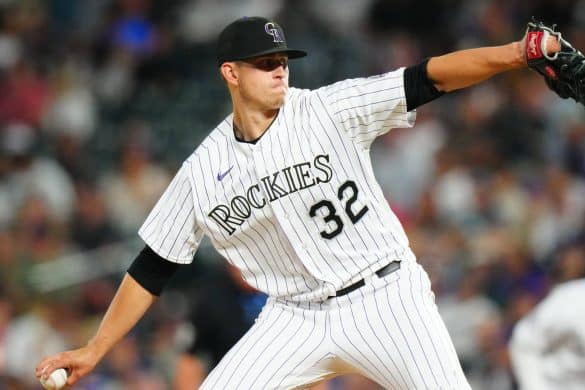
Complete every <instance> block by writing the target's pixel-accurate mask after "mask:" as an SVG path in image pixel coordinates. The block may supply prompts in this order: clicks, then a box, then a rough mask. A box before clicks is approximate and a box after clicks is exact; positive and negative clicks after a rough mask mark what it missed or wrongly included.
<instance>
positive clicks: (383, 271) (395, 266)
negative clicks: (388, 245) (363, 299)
mask: <svg viewBox="0 0 585 390" xmlns="http://www.w3.org/2000/svg"><path fill="white" fill-rule="evenodd" d="M399 269H400V261H393V262H391V263H390V264H387V265H385V266H383V267H382V268H380V269H379V270H377V271H376V275H378V277H379V278H383V277H384V276H387V275H390V274H391V273H393V272H395V271H398V270H399ZM365 285H366V282H365V281H364V280H363V279H360V280H358V281H357V282H355V283H354V284H350V285H349V286H347V287H344V288H342V289H341V290H337V291H336V292H335V295H332V296H330V297H329V298H333V297H341V296H343V295H346V294H349V293H350V292H352V291H355V290H357V289H358V288H361V287H363V286H365Z"/></svg>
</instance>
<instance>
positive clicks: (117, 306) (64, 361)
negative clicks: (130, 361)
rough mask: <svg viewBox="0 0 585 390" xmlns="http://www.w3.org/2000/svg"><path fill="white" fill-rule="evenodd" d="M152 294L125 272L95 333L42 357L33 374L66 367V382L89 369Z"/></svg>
mask: <svg viewBox="0 0 585 390" xmlns="http://www.w3.org/2000/svg"><path fill="white" fill-rule="evenodd" d="M155 300H156V296H155V295H153V294H152V293H150V292H149V291H148V290H146V289H145V288H144V287H143V286H142V285H140V284H139V283H138V282H137V281H136V280H134V278H133V277H132V276H130V275H129V274H126V275H125V276H124V279H123V280H122V283H121V284H120V287H119V288H118V291H117V292H116V295H115V296H114V299H113V300H112V302H111V303H110V306H109V308H108V310H107V312H106V314H105V315H104V317H103V319H102V322H101V324H100V326H99V328H98V330H97V332H96V334H95V336H94V337H93V338H92V339H91V340H90V341H89V342H88V343H87V345H86V346H84V347H82V348H79V349H76V350H71V351H66V352H62V353H60V354H57V355H54V356H49V357H47V358H45V359H43V360H42V361H41V362H40V363H39V364H38V365H37V367H36V376H37V377H38V378H40V377H41V375H46V376H48V375H49V374H50V373H51V372H53V371H54V370H56V369H58V368H61V367H64V368H67V369H68V373H69V378H68V380H67V384H68V385H70V386H71V385H73V384H74V383H76V382H77V381H78V380H79V379H80V378H82V377H84V376H85V375H87V374H88V373H90V372H91V371H92V370H93V369H94V368H95V366H96V365H97V364H98V363H99V362H100V360H101V359H102V358H103V357H104V356H105V355H106V353H108V351H110V350H111V349H112V347H113V346H114V345H115V344H116V343H117V342H118V341H120V340H121V339H122V337H124V336H125V335H126V334H127V333H128V331H130V329H132V328H133V327H134V325H136V323H137V322H138V320H140V318H142V316H143V315H144V313H145V312H146V310H148V308H149V307H150V306H151V305H152V303H153V302H154V301H155Z"/></svg>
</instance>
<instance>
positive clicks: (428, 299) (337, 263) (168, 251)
mask: <svg viewBox="0 0 585 390" xmlns="http://www.w3.org/2000/svg"><path fill="white" fill-rule="evenodd" d="M524 42H525V41H518V42H514V43H510V44H508V45H504V46H498V47H484V48H477V49H471V50H465V51H457V52H453V53H450V54H447V55H444V56H439V57H433V58H430V59H427V60H425V61H423V62H421V63H420V64H417V65H414V66H410V67H408V68H400V69H398V70H395V71H392V72H389V73H385V74H381V75H377V76H373V77H368V78H356V79H351V80H344V81H341V82H338V83H335V84H332V85H328V86H325V87H323V88H320V89H317V90H300V89H295V88H289V85H288V77H289V68H288V61H289V60H291V59H295V58H300V57H303V56H305V55H306V53H305V52H304V51H301V50H295V49H291V48H289V47H288V46H287V44H286V40H285V35H284V33H283V30H282V28H281V27H280V26H279V25H278V24H277V23H275V22H274V21H271V20H267V19H264V18H261V17H248V18H242V19H238V20H236V21H235V22H233V23H232V24H230V25H228V26H227V27H226V28H225V29H224V30H223V32H222V33H221V34H220V36H219V41H218V51H217V65H218V68H219V71H220V73H221V75H222V77H223V79H224V81H225V84H226V86H227V88H228V90H229V93H230V96H231V100H232V104H233V113H232V114H230V115H229V116H228V117H226V118H225V119H224V120H223V121H222V122H221V123H220V124H219V125H218V126H217V127H216V128H215V129H213V130H212V131H211V133H210V134H209V135H208V137H207V138H206V139H205V140H204V141H203V142H202V144H201V145H200V146H199V147H198V148H196V149H195V151H194V152H193V154H192V155H191V156H190V157H189V158H187V160H186V161H185V162H184V163H183V165H182V166H181V167H180V169H179V170H178V172H177V174H176V176H175V178H174V179H173V181H172V182H171V184H170V185H169V187H168V189H167V190H166V191H165V192H164V194H163V195H162V197H161V198H160V200H159V201H158V203H157V204H156V206H155V207H154V209H153V210H152V212H151V214H150V215H149V216H148V218H147V219H146V221H145V222H144V224H143V225H142V227H141V228H140V230H139V235H140V236H141V237H142V239H143V240H144V242H145V244H146V246H145V248H144V249H143V250H142V252H141V253H140V254H139V255H138V256H137V258H136V260H135V261H134V262H133V264H132V265H131V267H130V268H129V270H128V273H127V275H126V276H125V277H124V279H123V281H122V283H121V286H120V287H119V290H118V292H117V294H116V296H115V297H114V299H113V301H112V303H111V305H110V307H109V309H108V311H107V312H106V314H105V316H104V318H103V321H102V323H101V325H100V327H99V329H98V330H97V333H96V334H95V336H94V337H93V338H92V339H91V340H90V341H89V342H88V344H87V345H86V346H84V347H82V348H79V349H76V350H72V351H67V352H63V353H61V354H58V355H55V356H50V357H47V358H45V359H43V360H42V361H41V362H40V363H39V364H38V366H37V372H36V374H37V376H38V377H40V376H41V375H48V374H49V373H50V372H52V371H53V370H55V369H57V368H59V367H66V368H67V369H68V370H69V373H70V376H69V379H68V383H69V384H74V383H75V382H77V381H78V380H79V379H80V378H81V377H83V376H84V375H86V374H88V373H89V372H90V371H91V370H92V369H93V368H94V367H95V366H96V365H97V364H98V362H99V361H100V360H101V359H102V358H103V356H104V355H105V354H106V353H107V352H108V351H109V350H110V349H111V348H112V346H113V345H114V344H115V343H116V342H118V341H119V340H120V339H121V338H122V337H123V336H124V335H125V334H126V333H127V332H128V331H129V330H130V329H131V328H132V327H133V326H134V325H135V324H136V322H137V321H138V320H139V319H140V318H141V317H142V315H143V314H144V312H145V311H146V310H147V309H148V307H149V306H150V305H151V304H152V302H153V301H154V300H155V298H156V296H158V295H159V294H160V293H161V291H162V290H163V287H164V285H165V283H166V281H167V280H168V279H169V278H170V277H171V275H173V273H174V272H176V271H177V269H178V268H179V267H180V264H185V263H189V262H191V261H192V259H193V255H194V253H195V251H196V250H197V246H198V244H199V242H200V240H201V238H202V237H203V236H204V235H207V236H208V237H209V238H210V239H211V241H212V243H213V245H214V246H215V248H216V249H217V250H218V251H219V253H220V254H221V255H223V256H224V257H225V258H227V259H228V261H229V262H230V263H231V264H233V265H235V266H236V267H238V268H239V269H241V271H242V276H243V277H244V279H245V280H246V281H247V282H248V283H249V284H251V285H252V286H254V287H255V288H257V289H258V290H260V291H263V292H265V293H266V294H268V296H269V298H268V300H267V303H266V305H265V306H264V308H263V310H262V312H261V313H260V315H259V316H258V318H257V320H256V322H255V324H254V325H253V326H252V328H251V329H250V330H249V331H248V332H247V333H246V334H245V335H244V336H243V337H242V338H241V339H240V340H239V341H238V343H237V344H236V345H235V346H234V347H233V348H232V349H231V350H230V351H229V352H228V353H227V354H226V355H225V357H224V358H223V359H222V360H221V362H220V363H219V364H218V365H217V366H216V368H215V369H214V370H213V371H212V372H211V373H210V374H209V376H208V377H207V378H206V380H205V382H204V383H203V384H202V386H201V388H203V389H290V388H304V387H307V386H310V385H312V384H315V383H318V382H321V381H323V380H324V379H326V378H330V377H334V376H337V375H342V374H345V373H358V374H361V375H363V376H365V377H367V378H370V379H372V380H374V381H375V382H377V383H379V384H380V385H382V386H384V387H385V388H392V389H467V388H469V385H468V384H467V381H466V379H465V377H464V375H463V372H462V370H461V366H460V364H459V361H458V359H457V356H456V354H455V350H454V348H453V345H452V342H451V340H450V337H449V334H448V333H447V330H446V328H445V326H444V324H443V322H442V320H441V318H440V317H439V314H438V312H437V308H436V306H435V303H434V298H433V293H432V292H431V286H430V282H429V278H428V277H427V274H426V273H425V271H424V270H423V269H422V268H421V267H420V265H418V264H417V262H416V259H415V255H414V254H413V253H412V251H411V249H410V247H409V244H408V239H407V237H406V235H405V233H404V230H403V228H402V226H401V225H400V222H399V221H398V219H397V217H396V216H395V215H394V213H393V212H392V210H391V209H390V207H389V206H388V202H387V201H386V200H385V199H384V197H383V194H382V190H381V188H380V186H379V185H378V184H377V182H376V180H375V178H374V174H373V171H372V166H371V162H370V157H369V149H370V145H371V144H372V142H373V141H374V139H375V138H376V137H378V136H380V135H382V134H384V133H386V132H388V131H389V130H390V129H392V128H400V127H411V126H413V125H414V122H415V118H416V111H415V109H416V108H417V107H419V106H420V105H422V104H425V103H427V102H430V101H432V100H433V99H436V98H438V97H440V96H441V95H443V94H444V93H446V92H449V91H452V90H456V89H460V88H464V87H467V86H470V85H473V84H476V83H479V82H480V81H482V80H485V79H487V78H489V77H491V76H493V75H495V74H498V73H500V72H504V71H508V70H512V69H520V68H525V67H526V66H527V60H526V54H525V53H526V51H525V45H524ZM531 42H532V43H536V44H538V45H540V46H539V50H540V49H542V50H543V52H544V53H545V54H546V53H548V54H552V53H553V52H555V51H558V50H559V49H560V47H559V46H560V45H559V43H558V39H557V38H556V37H555V36H554V35H552V34H549V35H546V34H545V35H542V34H541V35H540V36H539V37H537V39H536V38H535V39H533V40H531Z"/></svg>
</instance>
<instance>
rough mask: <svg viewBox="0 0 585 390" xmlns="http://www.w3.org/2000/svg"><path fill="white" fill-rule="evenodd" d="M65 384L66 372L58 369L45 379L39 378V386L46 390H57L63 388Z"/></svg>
mask: <svg viewBox="0 0 585 390" xmlns="http://www.w3.org/2000/svg"><path fill="white" fill-rule="evenodd" d="M66 382H67V371H65V369H64V368H59V369H57V370H55V371H53V372H52V373H51V375H49V377H48V378H47V379H43V377H41V385H43V387H44V388H45V389H47V390H59V389H62V388H63V387H65V383H66Z"/></svg>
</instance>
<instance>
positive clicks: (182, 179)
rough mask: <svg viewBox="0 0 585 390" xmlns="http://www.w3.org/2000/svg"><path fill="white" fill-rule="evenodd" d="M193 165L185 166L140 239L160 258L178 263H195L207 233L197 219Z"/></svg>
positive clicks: (150, 216) (146, 225) (147, 221)
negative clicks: (191, 178) (202, 239)
mask: <svg viewBox="0 0 585 390" xmlns="http://www.w3.org/2000/svg"><path fill="white" fill-rule="evenodd" d="M188 171H189V165H188V164H183V166H182V167H181V168H180V169H179V171H178V172H177V174H176V175H175V177H174V178H173V180H172V181H171V183H170V184H169V186H168V187H167V189H166V190H165V192H164V193H163V195H162V196H161V198H160V199H159V200H158V202H157V203H156V205H155V206H154V208H153V209H152V211H151V212H150V214H149V215H148V217H147V218H146V220H145V221H144V223H143V225H142V226H141V227H140V229H139V230H138V235H139V236H140V237H141V238H142V239H143V240H144V242H145V243H146V245H148V246H149V247H151V248H152V250H153V251H155V252H156V253H157V254H158V255H159V256H161V257H163V258H165V259H167V260H169V261H173V262H176V263H182V264H187V263H191V262H192V261H193V256H194V255H195V252H196V251H197V248H198V246H199V243H200V242H201V238H202V237H203V232H202V230H201V229H200V228H199V226H198V224H197V223H196V219H195V207H194V206H195V203H194V202H195V200H194V197H193V194H194V191H193V188H192V182H191V180H189V174H188Z"/></svg>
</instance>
